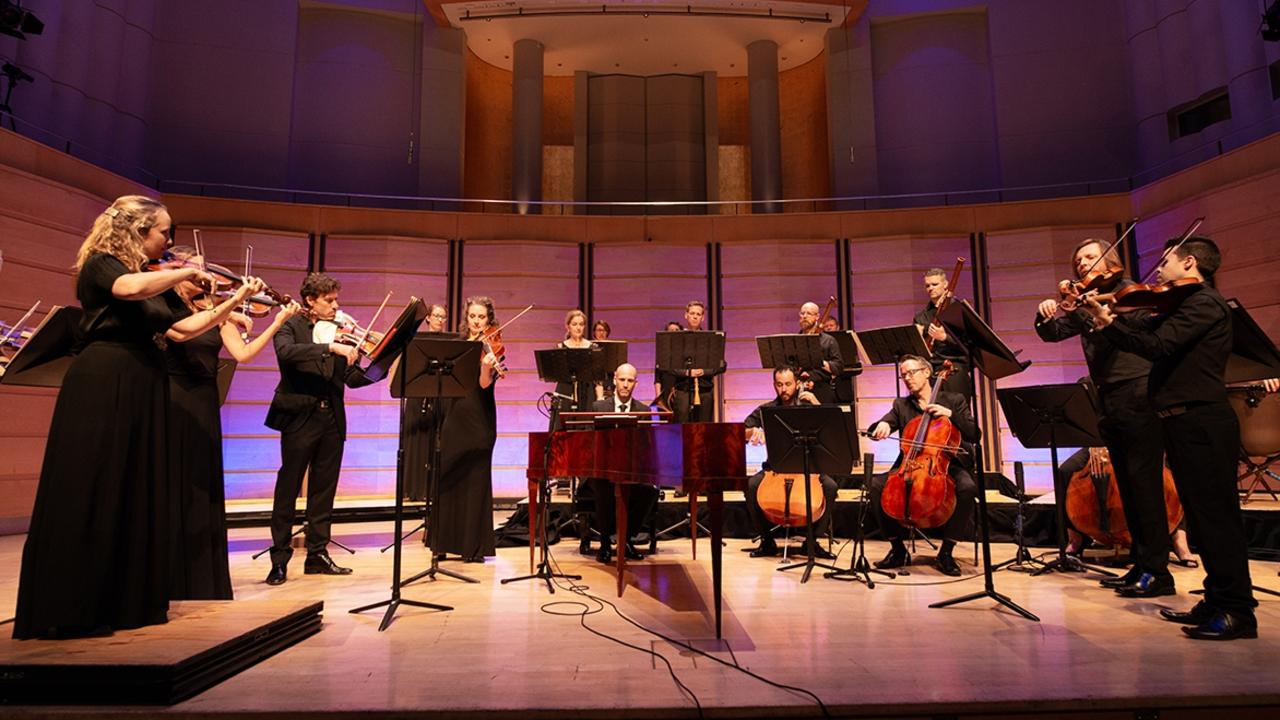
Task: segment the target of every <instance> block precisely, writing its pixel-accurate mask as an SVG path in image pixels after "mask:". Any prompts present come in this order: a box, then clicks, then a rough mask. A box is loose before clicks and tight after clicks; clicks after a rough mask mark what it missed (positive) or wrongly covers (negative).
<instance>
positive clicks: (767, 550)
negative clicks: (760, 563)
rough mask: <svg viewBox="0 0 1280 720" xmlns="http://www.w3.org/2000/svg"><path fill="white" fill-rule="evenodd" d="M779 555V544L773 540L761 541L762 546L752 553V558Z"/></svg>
mask: <svg viewBox="0 0 1280 720" xmlns="http://www.w3.org/2000/svg"><path fill="white" fill-rule="evenodd" d="M777 554H778V543H776V542H774V541H773V540H772V539H769V540H761V541H760V544H759V545H758V546H756V548H755V549H753V550H752V551H751V557H774V556H776V555H777Z"/></svg>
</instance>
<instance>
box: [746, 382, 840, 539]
mask: <svg viewBox="0 0 1280 720" xmlns="http://www.w3.org/2000/svg"><path fill="white" fill-rule="evenodd" d="M773 389H774V391H775V392H777V393H778V396H777V397H776V398H774V399H773V400H771V401H769V402H767V403H764V404H763V405H761V406H760V407H757V408H756V409H755V410H754V411H752V413H751V414H750V415H748V416H747V418H746V419H745V420H743V421H742V424H743V425H745V426H746V428H747V442H749V443H751V444H752V445H763V444H764V412H763V410H762V409H763V408H766V407H777V406H795V405H801V404H808V405H818V404H819V403H818V398H817V397H816V396H815V395H814V393H812V392H809V391H808V390H805V389H803V388H802V387H801V384H800V381H799V380H798V379H797V378H796V371H795V370H793V369H791V368H787V367H780V368H775V369H774V371H773ZM768 466H769V461H768V460H766V461H765V463H764V468H762V469H761V470H760V472H758V473H756V474H755V475H752V476H751V478H750V479H749V480H747V513H748V514H749V515H750V516H751V524H752V527H753V528H754V529H755V531H756V532H757V533H759V534H760V544H759V545H758V546H757V547H756V548H755V549H753V550H751V551H750V552H751V557H772V556H774V555H777V554H778V543H777V542H776V541H775V540H774V539H773V527H772V524H771V523H770V522H769V520H768V519H767V518H766V517H765V515H764V511H762V510H761V509H760V503H759V502H758V500H757V499H756V496H757V493H758V492H759V490H760V483H762V482H764V478H765V472H766V470H767V469H768ZM818 479H819V480H820V481H821V482H822V494H823V495H824V496H825V498H826V511H825V512H824V513H823V514H822V517H820V518H815V520H814V523H813V534H814V537H821V536H822V535H825V534H826V532H827V527H828V526H829V525H830V524H831V511H832V509H833V508H834V507H835V504H836V481H835V480H834V479H833V478H831V477H830V476H828V475H820V476H819V477H818ZM804 498H805V496H804V485H803V484H802V483H798V484H796V485H795V486H794V487H793V488H792V490H791V512H792V513H793V514H795V515H796V516H799V517H803V516H804V514H805V506H804ZM805 551H806V552H807V551H808V548H805ZM813 554H814V555H815V556H816V557H820V558H822V559H824V560H830V559H832V558H833V556H832V554H831V553H830V552H828V551H827V549H826V548H824V547H822V544H821V543H819V544H818V545H817V546H816V547H814V549H813Z"/></svg>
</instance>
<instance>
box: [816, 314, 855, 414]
mask: <svg viewBox="0 0 1280 720" xmlns="http://www.w3.org/2000/svg"><path fill="white" fill-rule="evenodd" d="M822 334H823V335H829V336H831V339H832V340H835V341H836V347H837V348H839V349H840V359H841V360H843V361H844V368H843V369H841V370H840V374H839V375H837V376H835V377H834V378H832V379H831V380H832V384H833V386H834V388H835V393H836V402H839V403H843V404H845V405H852V404H853V403H854V401H855V399H856V397H855V393H854V390H853V379H854V378H855V377H857V376H858V375H861V374H862V361H861V360H860V359H859V356H858V343H857V340H856V339H855V338H854V336H853V331H852V330H827V331H824V332H823V333H822Z"/></svg>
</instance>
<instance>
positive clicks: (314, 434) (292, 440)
mask: <svg viewBox="0 0 1280 720" xmlns="http://www.w3.org/2000/svg"><path fill="white" fill-rule="evenodd" d="M342 446H343V442H342V435H341V434H340V433H339V432H338V421H337V419H336V418H335V417H334V416H333V410H331V409H328V410H316V411H315V412H313V413H311V417H309V418H307V422H306V423H305V424H303V426H302V427H301V428H299V429H297V430H293V431H290V432H283V433H280V472H278V473H277V474H276V492H275V501H274V503H273V504H272V507H271V562H272V563H275V564H282V563H287V562H289V558H290V557H292V556H293V548H292V547H291V546H290V535H292V533H293V516H294V513H295V507H296V504H297V500H298V493H299V491H301V489H302V478H303V476H304V475H306V474H307V469H308V468H310V470H311V474H310V476H309V479H308V482H307V534H306V543H307V556H308V557H310V556H312V555H316V554H318V553H323V552H325V548H327V547H328V545H329V523H330V521H331V520H332V518H333V498H334V496H335V495H337V493H338V472H339V471H340V470H341V469H342Z"/></svg>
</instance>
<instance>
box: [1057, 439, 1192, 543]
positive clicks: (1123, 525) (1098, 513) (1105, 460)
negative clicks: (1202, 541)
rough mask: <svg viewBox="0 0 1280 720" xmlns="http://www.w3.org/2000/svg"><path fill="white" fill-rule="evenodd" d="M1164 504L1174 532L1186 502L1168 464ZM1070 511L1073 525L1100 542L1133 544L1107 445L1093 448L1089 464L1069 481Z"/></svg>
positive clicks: (1171, 529)
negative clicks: (1176, 485) (1183, 504)
mask: <svg viewBox="0 0 1280 720" xmlns="http://www.w3.org/2000/svg"><path fill="white" fill-rule="evenodd" d="M1164 505H1165V514H1166V520H1167V523H1168V528H1169V532H1171V533H1172V532H1173V530H1174V528H1176V527H1178V523H1179V522H1181V521H1182V503H1181V501H1179V499H1178V490H1177V488H1176V487H1174V483H1173V473H1171V472H1169V466H1168V465H1166V466H1165V467H1164ZM1066 511H1067V519H1069V520H1070V521H1071V524H1072V525H1073V526H1074V527H1075V528H1076V529H1077V530H1079V531H1080V532H1082V533H1084V534H1085V535H1088V536H1089V537H1090V538H1092V539H1093V540H1094V541H1096V542H1099V543H1102V544H1104V545H1111V546H1113V547H1116V548H1121V547H1129V546H1131V545H1132V544H1133V536H1132V535H1131V534H1130V533H1129V524H1128V522H1126V520H1125V517H1124V504H1123V502H1122V501H1121V499H1120V488H1119V485H1117V483H1116V471H1115V467H1114V466H1112V464H1111V455H1110V453H1109V452H1108V451H1107V449H1106V448H1096V447H1095V448H1089V462H1088V464H1086V465H1085V466H1084V467H1083V468H1080V470H1078V471H1076V472H1075V473H1074V474H1072V476H1071V479H1070V480H1068V481H1067V499H1066Z"/></svg>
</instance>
